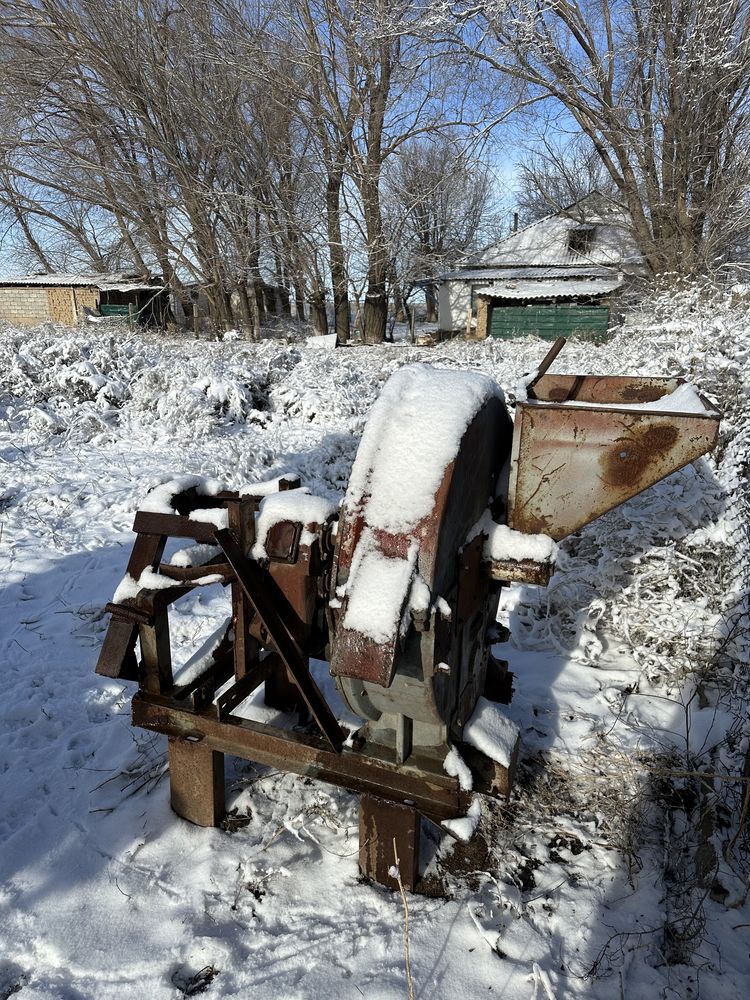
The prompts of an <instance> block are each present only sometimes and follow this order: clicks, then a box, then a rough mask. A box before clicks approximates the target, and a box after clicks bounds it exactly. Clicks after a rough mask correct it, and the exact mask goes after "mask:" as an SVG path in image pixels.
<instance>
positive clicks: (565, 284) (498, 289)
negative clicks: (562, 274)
mask: <svg viewBox="0 0 750 1000" xmlns="http://www.w3.org/2000/svg"><path fill="white" fill-rule="evenodd" d="M620 285H622V279H621V278H614V279H612V278H610V279H608V280H605V279H600V280H598V281H597V280H593V281H586V280H583V281H576V280H574V279H572V280H568V281H509V282H505V283H503V284H499V283H497V282H494V283H493V284H492V285H489V286H488V287H487V292H486V294H487V295H491V296H492V297H493V298H503V299H560V298H568V297H570V296H573V297H575V298H596V297H597V296H599V295H607V294H608V293H609V292H614V291H615V289H617V288H619V287H620ZM475 291H476V292H477V293H478V294H479V295H481V294H482V291H483V289H482V288H476V289H475Z"/></svg>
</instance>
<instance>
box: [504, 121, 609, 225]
mask: <svg viewBox="0 0 750 1000" xmlns="http://www.w3.org/2000/svg"><path fill="white" fill-rule="evenodd" d="M592 191H599V192H601V193H602V194H605V195H608V196H609V197H612V198H615V199H616V198H617V197H618V194H619V192H618V190H617V187H616V185H615V184H614V182H613V180H612V178H611V177H610V175H609V173H608V171H607V169H606V167H605V166H604V164H603V163H602V160H601V158H600V157H599V155H598V153H597V152H596V149H595V148H594V147H593V145H592V144H591V143H590V142H589V140H588V139H587V138H586V137H585V136H582V135H581V134H580V133H579V134H578V135H573V136H572V137H570V136H564V137H562V139H561V138H560V137H559V136H558V137H555V138H552V137H551V136H550V135H549V134H545V135H544V136H543V137H542V138H541V140H540V141H538V142H536V143H535V144H534V145H533V147H532V148H531V149H529V151H528V152H527V153H526V155H525V156H524V157H523V158H522V159H521V160H520V162H519V163H518V164H517V174H516V192H517V193H516V206H517V208H518V210H519V212H520V215H521V219H522V221H523V224H524V225H528V224H529V223H531V222H536V220H537V219H541V218H543V217H544V216H546V215H551V214H554V213H556V212H559V211H560V210H561V209H563V208H566V207H567V206H568V205H572V204H574V203H575V202H577V201H580V200H581V198H584V197H585V196H586V195H587V194H590V193H591V192H592Z"/></svg>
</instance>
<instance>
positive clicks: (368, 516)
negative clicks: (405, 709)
mask: <svg viewBox="0 0 750 1000" xmlns="http://www.w3.org/2000/svg"><path fill="white" fill-rule="evenodd" d="M492 397H499V398H502V391H501V390H500V388H499V387H498V386H497V384H496V383H494V382H493V381H492V380H491V379H489V378H487V377H486V376H484V375H480V374H478V373H476V372H456V371H450V370H447V369H438V368H433V367H431V366H429V365H409V366H407V367H404V368H402V369H400V370H399V371H397V372H396V373H395V374H394V375H392V376H391V377H390V379H389V380H388V381H387V382H386V384H385V385H384V386H383V389H382V391H381V393H380V396H379V397H378V399H377V401H376V402H375V404H374V405H373V407H372V409H371V411H370V414H369V419H368V422H367V425H366V427H365V430H364V433H363V435H362V440H361V442H360V445H359V449H358V451H357V457H356V459H355V461H354V466H353V468H352V473H351V478H350V480H349V487H348V489H347V491H346V496H345V498H344V509H345V511H346V515H347V517H349V518H354V517H356V516H358V515H359V514H361V515H362V517H363V519H364V522H365V525H366V527H365V528H364V530H363V531H362V535H361V537H360V539H359V540H358V542H357V547H356V549H355V551H354V554H353V557H352V566H351V570H350V573H349V577H348V579H347V582H346V587H345V591H344V593H345V594H346V596H347V597H348V605H347V608H346V612H345V614H344V622H343V624H344V627H345V628H347V629H351V630H353V631H357V632H360V633H361V634H362V635H364V636H367V637H368V638H370V639H372V640H373V641H374V642H378V643H386V642H389V641H391V640H392V639H393V638H394V637H395V636H396V633H397V631H398V628H399V625H400V623H401V622H402V614H403V612H404V605H405V604H406V602H407V598H408V595H409V593H410V590H411V596H412V597H413V599H414V601H415V603H414V605H413V607H414V610H426V609H427V608H428V607H429V603H430V595H429V593H428V592H427V590H428V588H427V585H426V584H423V586H420V585H419V583H417V584H416V586H412V583H411V581H412V576H413V574H414V571H415V567H416V559H417V551H418V544H417V539H416V534H415V532H416V531H417V529H418V527H419V525H420V522H421V521H422V520H423V519H424V518H425V517H427V516H428V515H429V514H430V512H431V511H432V508H433V506H434V502H435V494H436V493H437V490H438V487H439V486H440V483H441V482H442V479H443V476H444V474H445V470H446V468H447V466H448V464H449V463H450V462H451V461H452V460H453V459H454V458H455V455H456V453H457V451H458V447H459V444H460V442H461V438H462V437H463V434H464V432H465V431H466V429H467V428H468V426H469V424H470V423H471V421H472V419H473V418H474V416H475V415H476V413H477V412H478V411H479V409H480V408H481V407H482V405H483V404H484V403H485V402H486V401H487V400H488V399H490V398H492ZM382 531H387V532H391V533H394V534H405V535H407V538H409V539H410V550H409V554H408V557H407V558H393V557H391V556H388V555H386V554H385V553H384V552H383V551H381V543H380V540H379V538H378V532H382ZM344 593H342V594H338V595H337V596H339V597H343V596H344Z"/></svg>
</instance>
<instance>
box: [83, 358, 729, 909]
mask: <svg viewBox="0 0 750 1000" xmlns="http://www.w3.org/2000/svg"><path fill="white" fill-rule="evenodd" d="M563 343H564V341H558V342H557V343H556V344H555V345H554V347H553V348H552V350H551V351H550V352H549V354H548V355H547V357H546V358H545V360H544V361H543V362H542V365H541V366H540V368H539V370H538V371H537V372H536V373H534V375H533V376H532V377H530V378H529V379H527V380H526V382H525V392H526V396H527V398H526V399H519V400H518V402H517V403H516V412H515V422H511V419H510V416H509V414H508V410H507V409H506V405H505V401H504V397H503V394H502V391H501V390H500V389H499V387H498V386H497V385H496V384H495V383H494V382H493V381H492V380H491V379H490V378H488V377H486V376H484V375H481V374H478V373H476V372H471V371H462V370H456V369H449V370H448V369H435V368H432V367H430V366H427V365H412V366H408V367H405V368H402V369H400V370H399V371H397V372H396V373H395V374H394V375H393V376H391V378H390V379H389V380H388V382H387V383H386V384H385V386H384V388H383V390H382V392H381V395H380V397H379V398H378V400H377V401H376V402H375V404H374V405H373V407H372V410H371V412H370V415H369V418H368V421H367V424H366V426H365V430H364V434H363V436H362V440H361V442H360V445H359V450H358V452H357V456H356V459H355V462H354V466H353V469H352V473H351V479H350V482H349V486H348V489H347V492H346V495H345V497H344V500H343V503H342V505H341V507H340V509H339V510H338V511H337V510H336V509H335V507H334V506H333V505H332V504H330V503H329V502H328V501H327V500H325V499H324V498H321V497H316V496H313V495H311V494H310V493H309V492H308V491H307V490H305V489H303V488H302V487H301V486H300V484H299V480H296V479H294V478H292V477H282V478H281V479H279V480H276V481H274V482H273V483H271V484H269V483H263V484H258V485H257V486H255V487H249V488H248V489H247V490H246V491H243V492H242V493H237V492H229V491H226V490H223V489H222V488H221V486H220V484H218V483H216V482H212V481H206V480H202V479H199V478H197V477H183V478H182V479H180V480H177V481H175V482H172V483H170V484H165V485H163V486H160V487H158V488H157V489H156V490H154V491H152V492H151V493H150V494H149V495H148V497H147V500H146V502H145V504H144V506H143V508H142V509H141V510H139V511H138V512H137V514H136V516H135V523H134V526H133V530H134V531H135V533H136V540H135V544H134V546H133V551H132V554H131V556H130V561H129V563H128V567H127V573H126V576H125V578H124V580H123V582H122V583H121V585H120V587H119V588H118V590H117V593H116V594H115V596H114V599H113V601H112V603H110V604H108V605H107V611H109V612H110V614H111V621H110V624H109V629H108V632H107V635H106V638H105V641H104V644H103V647H102V650H101V654H100V657H99V662H98V665H97V672H98V673H99V674H102V675H104V676H106V677H113V678H120V679H123V680H132V681H137V683H138V692H137V693H136V695H135V697H134V698H133V723H134V725H136V726H141V727H144V728H146V729H149V730H155V731H157V732H161V733H165V734H166V735H167V736H168V737H169V741H168V744H169V766H170V785H171V802H172V807H173V809H174V810H175V811H176V812H177V813H179V814H180V815H181V816H183V817H185V818H186V819H188V820H190V821H192V822H194V823H197V824H200V825H203V826H211V825H216V824H218V823H220V822H221V820H222V818H223V815H224V754H227V753H228V754H233V755H235V756H238V757H241V758H245V759H249V760H253V761H256V762H258V763H260V764H263V765H268V766H271V767H274V768H278V769H281V770H287V771H292V772H296V773H298V774H304V775H309V776H310V777H313V778H316V779H319V780H322V781H328V782H331V783H333V784H337V785H342V786H344V787H346V788H349V789H352V790H354V791H356V792H359V793H361V798H360V852H359V863H360V868H361V870H362V872H363V873H364V874H365V875H367V876H369V877H371V878H373V879H375V880H376V881H378V882H380V883H383V884H385V885H388V886H391V887H395V886H396V884H397V882H396V880H395V878H394V875H395V872H394V870H393V866H394V864H396V857H397V858H398V868H399V877H400V878H401V880H402V882H403V884H404V885H405V886H406V887H407V888H409V889H417V891H418V880H419V870H418V869H419V841H420V829H421V820H422V817H426V818H427V819H428V820H432V821H433V822H435V823H441V824H443V828H444V829H446V830H447V831H448V832H449V833H451V834H453V835H454V836H456V837H458V838H459V839H465V838H466V837H468V836H469V835H470V833H471V830H472V828H473V826H474V825H475V823H476V820H477V819H478V816H479V800H478V799H476V798H475V797H474V796H475V795H476V794H477V793H479V794H485V795H490V796H495V797H503V796H507V795H508V794H509V793H510V789H511V785H512V782H513V775H514V770H515V766H516V761H517V756H518V745H519V741H518V730H517V729H516V727H515V726H514V725H513V723H512V722H511V721H510V720H509V719H508V718H507V716H506V715H505V714H504V713H503V710H502V708H500V707H499V706H500V705H502V704H503V703H506V704H507V703H508V702H509V701H510V698H511V694H512V675H511V674H510V673H509V671H508V669H507V664H506V663H505V662H504V661H501V660H499V659H496V658H495V657H494V656H493V654H492V650H491V647H492V643H493V642H494V641H497V637H498V627H497V625H496V614H497V605H498V599H499V593H500V589H501V588H502V587H503V586H504V585H507V584H508V583H509V582H511V581H517V582H526V583H532V584H537V585H545V584H546V583H547V582H548V581H549V578H550V575H551V572H552V569H553V565H554V553H555V542H556V541H559V540H560V539H561V538H564V537H565V536H566V535H568V534H570V533H571V532H574V531H576V530H578V529H579V528H581V527H582V526H583V525H585V524H587V523H588V522H589V521H591V520H593V519H594V518H596V517H599V516H600V515H601V514H603V513H605V512H606V511H607V510H610V509H611V508H613V507H615V506H617V505H618V504H621V503H623V502H624V501H625V500H627V499H628V498H630V497H632V496H634V495H635V494H637V493H639V492H641V491H642V490H644V489H646V488H647V487H648V486H650V485H652V484H653V483H656V482H658V481H659V480H660V479H662V478H664V477H665V476H667V475H669V474H670V473H671V472H673V471H674V470H676V469H679V468H681V467H682V466H684V465H686V464H688V463H689V462H691V461H694V460H695V459H697V458H698V457H699V456H701V455H703V454H705V453H706V452H708V451H710V450H711V449H712V448H713V447H714V445H715V443H716V440H717V435H718V428H719V414H718V413H716V412H715V411H714V410H713V409H712V407H711V405H710V403H708V402H707V401H706V400H705V399H703V398H702V397H701V396H700V395H699V394H698V393H696V391H695V390H694V389H693V388H692V387H691V386H689V385H687V384H685V383H684V382H682V381H681V380H680V379H675V378H641V377H629V376H616V377H613V376H595V375H554V374H547V373H546V372H547V369H548V368H549V366H550V364H551V363H552V361H553V360H554V358H555V356H556V355H557V353H558V352H559V350H560V348H561V347H562V344H563ZM174 538H177V539H185V540H187V541H188V542H189V543H190V544H188V545H187V546H186V547H185V548H182V549H180V550H179V551H178V552H177V553H175V554H173V555H172V556H171V558H170V559H169V561H168V562H166V561H164V552H165V546H166V544H167V541H168V540H169V539H174ZM217 582H220V583H222V584H224V585H225V586H228V587H230V588H231V597H232V617H231V620H229V621H228V622H227V623H226V624H225V625H224V626H222V627H221V628H220V629H219V631H218V632H217V633H216V634H215V635H214V636H213V637H211V638H210V639H209V640H208V641H207V642H206V643H204V644H203V646H202V647H201V649H199V650H198V651H197V652H196V653H195V654H194V656H192V657H191V658H190V660H188V662H187V663H185V664H183V665H182V666H181V667H180V668H179V670H178V671H176V672H175V671H173V668H172V662H171V656H170V644H169V623H168V611H169V607H170V605H171V604H173V603H174V602H175V601H176V600H177V599H178V598H180V597H181V596H183V595H184V594H186V593H188V592H189V591H191V590H193V589H194V588H196V587H200V586H204V585H208V584H213V583H217ZM136 640H138V648H139V654H140V655H139V657H136ZM312 659H314V660H326V661H327V662H328V663H329V664H330V673H331V675H332V676H333V677H334V678H335V682H336V686H337V688H338V691H339V692H340V694H341V695H342V696H343V699H344V701H345V702H346V704H347V705H348V707H349V709H351V711H352V712H353V713H354V715H355V716H356V717H357V718H359V719H360V720H361V725H359V726H358V727H355V728H353V729H351V730H349V729H348V728H346V729H345V728H343V727H342V724H341V723H340V722H339V721H338V719H337V717H336V713H335V712H334V711H333V710H332V708H331V706H330V704H329V702H328V700H327V699H326V697H325V696H324V694H323V693H322V691H321V686H323V685H322V684H321V685H320V686H319V684H318V682H317V681H316V679H315V676H314V675H313V672H312V671H311V667H310V664H311V660H312ZM319 679H320V678H319ZM261 686H263V688H262V699H263V700H264V702H265V705H266V706H270V707H271V708H275V709H278V710H279V712H280V713H282V714H281V716H280V717H277V721H274V722H268V721H261V720H259V719H258V718H255V719H253V718H252V717H251V716H252V713H248V712H247V711H246V706H247V705H248V704H249V703H250V702H251V701H253V699H255V701H256V702H257V701H258V700H259V698H260V696H261ZM283 713H292V715H289V714H286V715H284V714H283ZM267 714H268V713H266V715H265V716H264V717H267ZM339 714H341V713H339ZM279 719H280V721H279ZM305 724H307V725H305Z"/></svg>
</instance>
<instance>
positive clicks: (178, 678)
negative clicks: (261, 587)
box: [174, 578, 232, 685]
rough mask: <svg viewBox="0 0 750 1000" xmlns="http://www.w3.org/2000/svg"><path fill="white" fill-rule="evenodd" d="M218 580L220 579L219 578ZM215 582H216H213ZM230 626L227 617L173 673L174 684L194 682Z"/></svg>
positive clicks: (230, 622)
mask: <svg viewBox="0 0 750 1000" xmlns="http://www.w3.org/2000/svg"><path fill="white" fill-rule="evenodd" d="M219 579H220V578H219ZM214 582H216V581H214ZM231 624H232V616H231V615H228V616H227V617H226V618H225V619H224V621H223V622H222V623H221V624H220V625H219V627H218V628H217V629H216V630H215V631H214V632H212V633H211V635H209V636H208V638H207V639H206V640H205V642H203V643H202V645H201V646H200V647H199V648H198V649H197V650H196V651H195V652H194V653H193V655H192V656H191V657H190V658H189V659H188V660H186V661H185V663H183V664H182V666H181V667H180V668H179V670H175V672H174V680H175V684H182V685H185V684H190V683H191V681H194V680H196V678H198V677H200V675H201V674H202V673H204V672H205V670H206V669H207V668H208V667H209V666H210V665H211V663H212V662H213V658H214V656H213V654H214V653H215V652H216V650H217V649H218V647H219V644H220V643H221V640H222V639H223V638H224V636H225V635H226V631H227V629H228V628H229V626H230V625H231Z"/></svg>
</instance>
